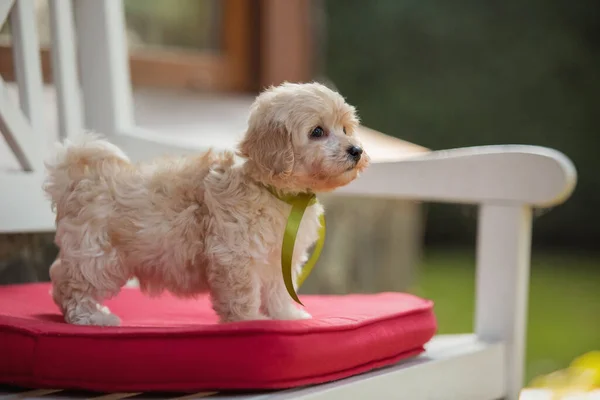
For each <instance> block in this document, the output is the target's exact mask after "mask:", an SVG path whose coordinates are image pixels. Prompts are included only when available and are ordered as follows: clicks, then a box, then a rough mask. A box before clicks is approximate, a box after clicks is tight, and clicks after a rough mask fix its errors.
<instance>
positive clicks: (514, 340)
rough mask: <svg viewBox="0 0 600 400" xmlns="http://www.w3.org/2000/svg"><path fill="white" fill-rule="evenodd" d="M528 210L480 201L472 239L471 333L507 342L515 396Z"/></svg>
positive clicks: (513, 399) (521, 349)
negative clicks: (474, 268)
mask: <svg viewBox="0 0 600 400" xmlns="http://www.w3.org/2000/svg"><path fill="white" fill-rule="evenodd" d="M531 217H532V215H531V208H529V207H526V206H520V205H486V204H484V205H482V206H481V208H480V214H479V227H478V243H477V278H476V303H475V304H476V310H475V333H476V334H477V335H478V337H479V338H480V339H481V340H484V341H490V342H493V341H502V342H504V343H505V345H506V355H505V356H506V359H505V374H506V376H505V379H506V392H507V398H508V399H510V400H517V399H518V398H519V391H520V390H521V388H522V386H523V370H524V359H525V336H526V335H525V334H526V325H527V300H528V291H529V264H530V248H531Z"/></svg>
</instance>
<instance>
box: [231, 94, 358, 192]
mask: <svg viewBox="0 0 600 400" xmlns="http://www.w3.org/2000/svg"><path fill="white" fill-rule="evenodd" d="M358 123H359V121H358V117H357V115H356V112H355V109H354V107H352V106H351V105H349V104H348V103H346V101H345V100H344V98H343V97H342V96H341V95H340V94H339V93H336V92H335V91H333V90H331V89H329V88H327V87H325V86H323V85H321V84H318V83H304V84H294V83H284V84H282V85H280V86H277V87H272V88H269V89H267V90H265V91H264V92H262V93H261V94H260V95H259V96H258V97H257V98H256V100H255V102H254V104H253V105H252V107H251V109H250V117H249V121H248V131H247V132H246V135H245V137H244V139H243V140H242V142H241V144H240V146H239V153H240V155H241V156H243V157H245V158H247V159H248V164H249V165H250V166H251V168H252V169H253V174H254V175H255V177H256V178H258V179H259V180H261V181H263V182H265V183H268V184H272V185H274V186H275V187H278V188H280V189H284V190H293V191H307V190H310V191H313V192H326V191H331V190H333V189H335V188H337V187H340V186H344V185H346V184H348V183H350V182H351V181H352V180H354V179H355V178H356V177H357V176H358V174H359V173H360V172H361V171H363V170H364V169H365V168H366V167H367V165H368V164H369V156H368V155H367V154H366V153H365V152H364V151H363V148H362V145H361V143H360V142H359V140H358V138H357V137H356V129H357V127H358Z"/></svg>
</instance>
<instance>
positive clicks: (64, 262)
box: [44, 83, 368, 325]
mask: <svg viewBox="0 0 600 400" xmlns="http://www.w3.org/2000/svg"><path fill="white" fill-rule="evenodd" d="M357 125H358V119H357V117H356V115H355V111H354V108H353V107H351V106H350V105H348V104H347V103H346V102H345V101H344V99H343V98H342V97H341V96H340V95H339V94H338V93H336V92H333V91H331V90H329V89H328V88H326V87H324V86H322V85H320V84H317V83H308V84H290V83H285V84H283V85H281V86H278V87H273V88H269V89H268V90H266V91H265V92H263V93H261V94H260V95H259V96H258V97H257V98H256V101H255V102H254V104H253V106H252V108H251V113H250V117H249V127H248V130H247V132H246V135H245V137H244V139H243V140H242V142H241V144H240V146H239V152H238V154H237V155H238V156H239V157H236V155H235V154H233V153H232V152H224V153H221V154H215V153H213V152H211V151H209V152H207V153H204V154H200V155H197V156H193V157H176V158H162V159H157V160H154V161H153V162H150V163H140V164H133V163H131V162H130V161H129V160H128V158H127V156H126V155H125V154H123V152H122V151H121V150H119V149H118V148H116V147H115V146H114V145H112V144H110V143H109V142H107V141H105V140H103V139H101V138H100V137H98V136H95V135H90V134H87V135H82V136H81V137H80V138H78V140H76V141H74V142H68V141H67V142H64V143H63V144H61V145H58V150H57V152H56V157H55V159H54V160H52V161H50V162H48V163H47V169H48V178H47V180H46V183H45V185H44V188H45V190H46V192H47V193H48V195H49V197H50V198H51V200H52V206H53V208H54V209H55V210H56V225H57V231H56V244H57V245H58V246H59V248H60V253H59V256H58V258H57V260H56V261H55V262H54V264H53V265H52V267H51V269H50V276H51V279H52V283H53V290H52V295H53V298H54V301H55V302H56V304H57V305H58V306H59V308H60V309H61V311H62V313H63V314H64V317H65V320H66V321H67V322H69V323H73V324H81V325H118V324H119V318H118V317H117V316H115V315H114V314H112V313H111V312H110V310H108V309H107V308H106V307H104V306H102V302H103V301H104V300H106V299H108V298H111V297H113V296H115V295H117V294H118V292H119V290H120V289H121V287H122V286H123V285H124V284H125V283H126V282H127V280H128V279H130V278H132V277H136V278H137V279H138V280H139V282H140V288H141V290H142V291H143V292H145V293H147V294H149V295H159V294H161V293H162V292H163V291H165V290H167V291H169V292H171V293H173V294H174V295H176V296H180V297H193V296H195V295H198V294H199V293H203V292H207V291H209V292H210V294H211V299H212V302H213V307H214V309H215V311H216V312H217V314H218V315H219V317H220V319H221V321H223V322H227V321H241V320H257V319H266V318H272V319H301V318H310V315H309V314H308V313H307V312H306V311H305V310H303V309H301V308H299V307H297V306H296V305H295V303H294V302H293V300H292V299H291V298H290V296H289V295H288V293H287V291H286V289H285V286H284V284H283V279H282V274H281V265H280V259H281V258H280V257H281V243H282V235H283V230H284V227H285V224H286V221H287V215H288V213H289V206H288V205H287V204H286V203H284V202H282V201H280V200H278V199H277V198H275V197H274V196H273V195H272V194H271V193H269V191H268V190H266V188H265V186H266V185H270V186H273V187H274V188H276V189H277V190H279V191H281V192H284V193H298V192H304V191H309V190H310V191H314V192H323V191H330V190H333V189H335V188H336V187H339V186H342V185H345V184H347V183H349V182H350V181H352V180H353V179H355V178H356V177H357V175H358V174H359V172H360V171H362V170H363V169H364V168H365V167H366V166H367V164H368V156H367V155H366V154H363V156H362V157H361V158H360V160H358V161H357V160H354V159H352V158H351V157H349V156H348V148H349V146H359V143H358V140H357V138H356V137H355V135H354V134H353V133H354V131H355V130H356V127H357ZM316 126H321V127H323V129H324V131H325V132H326V135H324V136H323V137H322V138H318V139H315V138H311V137H310V133H311V132H312V130H313V129H314V128H315V127H316ZM322 212H323V208H322V206H321V205H320V204H316V205H313V206H311V207H309V208H308V209H307V211H306V213H305V216H304V218H303V220H302V223H301V226H300V230H299V234H298V238H297V241H296V247H295V251H294V265H295V266H296V267H295V274H297V273H298V272H299V270H300V268H301V266H302V264H303V263H304V262H305V260H306V256H307V254H306V253H307V249H308V248H309V247H310V246H311V244H313V243H314V242H315V240H316V239H317V232H318V227H319V222H318V217H319V215H320V214H321V213H322Z"/></svg>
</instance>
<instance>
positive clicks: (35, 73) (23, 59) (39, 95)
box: [10, 0, 46, 167]
mask: <svg viewBox="0 0 600 400" xmlns="http://www.w3.org/2000/svg"><path fill="white" fill-rule="evenodd" d="M10 23H11V30H12V37H13V54H14V69H15V76H16V80H17V84H18V87H19V101H20V103H21V109H22V110H23V113H24V114H25V116H26V117H27V119H28V120H29V123H30V125H31V131H32V133H33V135H34V137H35V138H34V139H33V140H31V141H30V145H31V146H33V147H34V148H32V149H30V151H31V153H32V154H34V155H35V156H34V158H33V159H32V160H30V161H31V162H32V163H34V164H36V165H37V166H38V167H39V166H41V165H42V163H43V160H42V154H43V149H44V146H45V145H46V141H45V140H44V139H45V135H44V131H45V127H44V125H45V123H44V105H43V104H44V99H43V87H42V86H43V83H42V68H41V60H40V46H39V42H38V35H37V29H36V17H35V8H34V4H33V1H31V0H17V1H15V3H14V5H13V8H12V11H11V13H10ZM19 134H27V133H26V132H23V133H19Z"/></svg>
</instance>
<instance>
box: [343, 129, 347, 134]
mask: <svg viewBox="0 0 600 400" xmlns="http://www.w3.org/2000/svg"><path fill="white" fill-rule="evenodd" d="M343 131H344V135H347V133H346V127H344V128H343Z"/></svg>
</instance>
